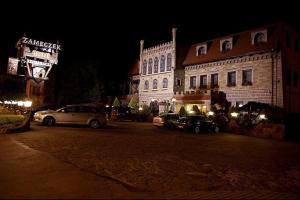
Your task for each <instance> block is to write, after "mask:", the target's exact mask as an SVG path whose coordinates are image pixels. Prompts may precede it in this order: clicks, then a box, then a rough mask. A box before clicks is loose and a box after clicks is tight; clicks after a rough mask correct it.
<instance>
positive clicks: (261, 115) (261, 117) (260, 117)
mask: <svg viewBox="0 0 300 200" xmlns="http://www.w3.org/2000/svg"><path fill="white" fill-rule="evenodd" d="M258 117H259V119H261V120H266V119H267V118H266V115H265V114H260V115H259V116H258Z"/></svg>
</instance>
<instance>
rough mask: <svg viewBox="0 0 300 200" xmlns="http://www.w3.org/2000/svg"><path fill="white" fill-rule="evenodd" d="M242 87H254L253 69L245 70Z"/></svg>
mask: <svg viewBox="0 0 300 200" xmlns="http://www.w3.org/2000/svg"><path fill="white" fill-rule="evenodd" d="M242 76H243V77H242V85H252V69H247V70H243V74H242Z"/></svg>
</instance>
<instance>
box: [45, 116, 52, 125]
mask: <svg viewBox="0 0 300 200" xmlns="http://www.w3.org/2000/svg"><path fill="white" fill-rule="evenodd" d="M44 124H45V125H46V126H53V125H54V124H55V119H54V118H53V117H46V118H45V119H44Z"/></svg>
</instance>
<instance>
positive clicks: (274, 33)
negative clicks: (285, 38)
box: [183, 23, 281, 66]
mask: <svg viewBox="0 0 300 200" xmlns="http://www.w3.org/2000/svg"><path fill="white" fill-rule="evenodd" d="M280 24H281V23H277V24H273V25H269V26H264V27H260V28H256V29H252V30H248V31H244V32H240V33H236V34H231V35H227V36H224V37H220V38H216V39H213V40H208V41H205V42H201V43H196V44H193V45H192V46H191V47H190V49H189V51H188V54H187V56H186V58H185V60H184V62H183V65H185V66H186V65H193V64H201V63H207V62H212V61H217V60H223V59H228V58H230V57H237V56H241V55H245V54H246V55H247V54H251V53H254V52H265V51H269V50H272V49H274V48H276V47H277V44H278V40H279V37H280V32H281V26H280ZM264 29H267V32H268V33H267V42H264V43H261V44H260V45H253V44H252V43H251V33H252V32H254V31H259V30H264ZM230 37H232V41H233V42H232V43H233V46H232V49H231V50H228V51H223V52H221V51H220V40H222V39H226V38H230ZM203 44H207V53H206V54H204V55H199V56H197V54H196V51H197V46H200V45H203Z"/></svg>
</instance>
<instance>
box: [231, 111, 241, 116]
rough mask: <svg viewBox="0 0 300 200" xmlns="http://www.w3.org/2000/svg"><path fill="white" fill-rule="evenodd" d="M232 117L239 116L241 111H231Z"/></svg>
mask: <svg viewBox="0 0 300 200" xmlns="http://www.w3.org/2000/svg"><path fill="white" fill-rule="evenodd" d="M230 115H231V117H237V116H238V115H239V113H236V112H232V113H230Z"/></svg>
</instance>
